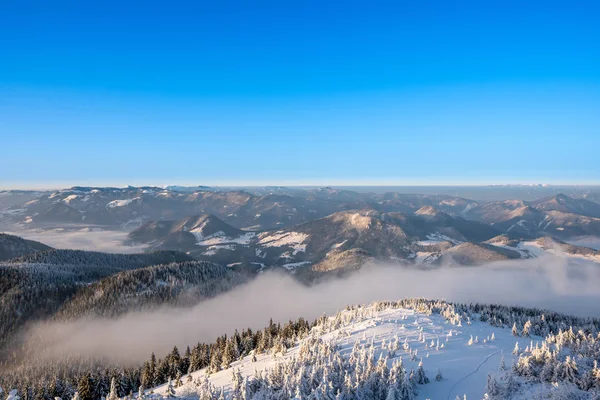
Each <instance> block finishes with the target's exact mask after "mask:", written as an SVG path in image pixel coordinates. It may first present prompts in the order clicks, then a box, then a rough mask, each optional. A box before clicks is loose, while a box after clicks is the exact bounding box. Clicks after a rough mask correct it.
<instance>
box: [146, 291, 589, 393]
mask: <svg viewBox="0 0 600 400" xmlns="http://www.w3.org/2000/svg"><path fill="white" fill-rule="evenodd" d="M425 304H428V303H420V302H419V301H417V302H412V303H411V302H410V301H406V302H400V303H386V302H383V303H375V304H373V305H370V306H367V307H358V308H348V309H347V310H344V311H342V312H340V313H338V314H337V315H334V316H331V317H328V318H323V319H321V320H320V321H319V322H318V323H317V325H316V326H314V327H313V328H312V329H311V331H310V332H308V333H306V334H305V335H303V336H301V337H300V338H299V339H298V340H296V341H293V345H292V346H290V347H287V346H286V345H285V344H284V343H279V344H274V345H273V347H272V348H271V349H270V351H263V352H260V351H257V350H252V351H250V353H249V354H247V355H245V356H244V355H243V354H242V355H241V357H239V359H232V360H230V359H228V360H227V361H224V362H223V364H222V365H219V366H218V367H215V366H212V365H211V366H209V367H207V368H203V369H200V370H198V371H194V372H191V373H188V374H183V375H179V376H177V377H176V378H174V379H172V380H169V381H168V382H167V383H166V384H163V385H159V386H156V387H153V388H151V389H146V390H145V391H140V393H139V395H138V398H147V399H161V398H164V397H171V398H181V399H204V398H223V399H292V398H293V399H304V398H306V399H312V398H315V399H319V398H322V399H381V400H387V399H395V400H406V399H456V398H459V399H464V398H466V399H530V398H534V396H543V397H539V398H556V399H558V398H573V399H584V398H586V399H592V398H594V396H598V395H599V394H600V369H599V368H598V367H597V365H596V364H594V363H593V362H592V361H593V357H597V355H598V351H600V347H598V346H597V343H596V344H594V343H595V341H594V337H593V335H591V336H587V335H586V334H583V333H577V334H575V333H574V332H573V330H571V331H570V333H568V334H564V333H563V332H557V334H552V333H548V332H549V331H550V330H553V329H557V327H556V326H554V327H552V328H551V327H550V326H544V325H545V324H544V323H542V324H535V321H538V320H539V319H540V318H541V320H542V321H543V320H544V315H543V314H542V313H541V312H537V313H533V315H531V316H530V317H525V318H528V319H526V320H525V322H524V323H523V324H522V325H521V326H519V325H518V324H517V322H514V325H513V327H512V329H511V327H510V326H509V325H505V324H504V323H503V322H502V320H501V319H500V318H498V317H499V316H500V314H501V313H502V312H504V311H508V310H496V311H495V312H491V313H490V312H489V311H488V310H486V307H485V306H484V307H482V308H481V309H480V310H479V312H476V311H475V309H474V308H472V309H468V308H467V309H462V307H458V308H455V307H454V306H451V305H448V304H445V303H443V302H440V303H434V305H433V306H432V305H431V304H432V303H429V304H428V305H429V306H425ZM523 311H524V310H523ZM514 312H517V313H520V312H521V311H519V310H514ZM490 316H491V317H492V318H493V319H488V318H489V317H490ZM559 320H560V318H559ZM559 324H560V323H559ZM543 332H546V333H543ZM540 335H541V336H540ZM545 335H548V336H547V337H544V336H545ZM569 335H572V336H569ZM575 336H579V340H580V341H581V340H583V341H586V343H589V344H590V345H591V346H592V347H593V349H591V348H590V349H586V350H582V349H579V348H578V347H570V346H572V345H573V343H574V341H575V339H576V338H575ZM576 354H578V355H579V356H578V357H577V361H575V359H576V357H575V355H576ZM546 369H551V373H550V376H548V377H546V376H544V374H545V373H546V372H545V371H546ZM570 374H572V375H570ZM550 382H554V383H553V384H551V383H550ZM564 396H567V397H564ZM569 396H570V397H569Z"/></svg>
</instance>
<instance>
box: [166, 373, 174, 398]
mask: <svg viewBox="0 0 600 400" xmlns="http://www.w3.org/2000/svg"><path fill="white" fill-rule="evenodd" d="M165 394H166V395H167V397H175V389H174V388H173V382H171V378H169V382H168V383H167V390H166V392H165Z"/></svg>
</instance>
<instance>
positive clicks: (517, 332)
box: [512, 322, 519, 336]
mask: <svg viewBox="0 0 600 400" xmlns="http://www.w3.org/2000/svg"><path fill="white" fill-rule="evenodd" d="M512 335H513V336H519V329H517V323H516V322H515V323H513V326H512Z"/></svg>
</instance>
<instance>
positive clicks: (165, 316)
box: [29, 256, 600, 363]
mask: <svg viewBox="0 0 600 400" xmlns="http://www.w3.org/2000/svg"><path fill="white" fill-rule="evenodd" d="M599 288H600V265H598V264H596V263H591V262H587V261H583V260H581V261H578V260H569V261H567V259H563V258H560V257H555V256H544V257H540V258H536V259H530V260H517V261H506V262H499V263H493V264H489V265H485V266H478V267H460V268H459V267H449V266H446V267H441V268H439V269H435V270H427V271H426V270H417V269H406V268H401V267H398V266H368V267H364V268H363V269H362V270H361V271H359V272H358V273H356V274H354V275H352V276H350V277H348V278H346V279H338V280H332V281H329V282H325V283H321V284H319V285H316V286H313V287H306V286H303V285H301V284H299V283H297V282H296V281H295V280H294V279H293V278H292V277H290V276H288V275H285V274H281V273H265V274H263V275H261V276H259V277H258V278H256V279H255V280H253V281H251V282H250V283H248V284H246V285H243V286H240V287H238V288H236V289H234V290H232V291H230V292H228V293H225V294H222V295H220V296H218V297H216V298H213V299H211V300H208V301H205V302H202V303H200V304H198V305H197V306H195V307H193V308H187V309H167V308H163V309H159V310H154V311H151V312H144V313H130V314H127V315H125V316H122V317H120V318H118V319H115V320H106V319H96V320H85V321H76V322H72V323H44V324H38V325H37V326H36V327H35V328H34V329H33V330H32V331H30V333H29V334H30V335H31V336H30V338H31V339H32V340H34V341H35V342H36V343H39V344H41V346H42V347H43V349H44V353H45V354H46V355H54V354H60V355H62V356H64V355H68V354H79V355H102V356H109V357H110V358H111V359H113V360H114V361H117V362H124V363H137V362H139V361H142V360H146V359H148V357H149V355H150V353H151V352H153V351H154V352H156V353H157V355H158V356H163V355H164V354H165V353H166V352H167V351H168V350H170V349H171V348H172V347H173V345H178V346H186V345H194V344H195V343H197V342H198V341H213V340H214V339H215V338H216V337H217V336H218V335H221V334H224V333H227V334H231V333H232V332H233V330H234V329H240V330H241V329H244V328H247V327H251V328H253V329H260V328H262V327H264V326H265V325H266V324H268V321H269V318H273V320H274V321H275V322H281V323H284V322H286V321H287V320H289V319H296V318H298V317H304V318H307V319H311V320H312V319H314V318H316V317H318V316H319V315H321V314H323V313H328V314H329V313H334V312H336V311H338V310H340V309H343V308H344V307H345V306H346V305H348V304H358V303H370V302H372V301H377V300H397V299H401V298H405V297H427V298H438V299H441V298H444V299H447V300H450V301H458V302H479V303H500V304H505V305H522V306H535V307H541V308H548V309H552V310H555V311H559V312H564V313H569V314H576V315H581V316H600V307H599V306H598V304H600V289H599Z"/></svg>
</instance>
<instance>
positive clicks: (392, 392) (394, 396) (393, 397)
mask: <svg viewBox="0 0 600 400" xmlns="http://www.w3.org/2000/svg"><path fill="white" fill-rule="evenodd" d="M385 400H400V398H399V395H398V391H397V390H396V387H395V386H394V385H390V387H389V389H388V393H387V396H386V398H385Z"/></svg>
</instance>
